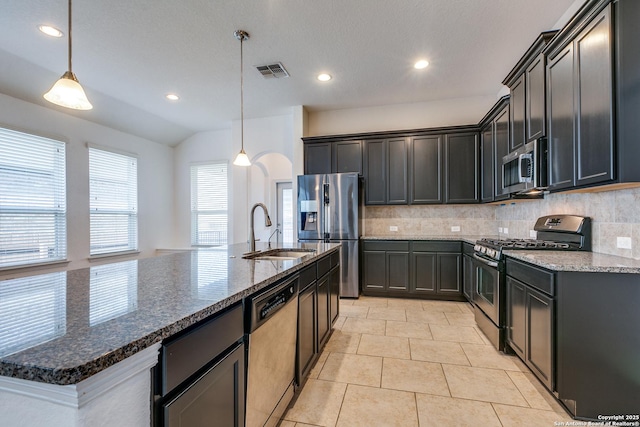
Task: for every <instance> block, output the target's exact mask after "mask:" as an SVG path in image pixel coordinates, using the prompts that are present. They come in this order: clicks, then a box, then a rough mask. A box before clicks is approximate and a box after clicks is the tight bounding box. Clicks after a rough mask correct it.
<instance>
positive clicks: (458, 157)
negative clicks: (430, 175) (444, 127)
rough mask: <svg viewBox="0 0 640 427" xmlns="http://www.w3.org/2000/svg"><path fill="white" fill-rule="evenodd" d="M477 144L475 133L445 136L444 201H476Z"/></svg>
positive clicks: (478, 161)
mask: <svg viewBox="0 0 640 427" xmlns="http://www.w3.org/2000/svg"><path fill="white" fill-rule="evenodd" d="M479 145H480V144H479V143H478V134H475V133H472V134H460V135H447V136H446V142H445V157H446V162H447V167H446V182H445V187H446V192H445V201H446V203H477V202H478V191H479V188H478V187H479V185H478V176H479V174H478V170H479V167H480V156H479V151H480V150H479V148H480V147H479Z"/></svg>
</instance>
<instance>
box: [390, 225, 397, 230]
mask: <svg viewBox="0 0 640 427" xmlns="http://www.w3.org/2000/svg"><path fill="white" fill-rule="evenodd" d="M389 231H398V226H397V225H390V226H389Z"/></svg>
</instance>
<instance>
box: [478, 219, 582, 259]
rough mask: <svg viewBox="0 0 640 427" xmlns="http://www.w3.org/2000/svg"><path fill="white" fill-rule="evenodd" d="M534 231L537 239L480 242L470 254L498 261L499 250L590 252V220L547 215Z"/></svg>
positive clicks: (500, 254)
mask: <svg viewBox="0 0 640 427" xmlns="http://www.w3.org/2000/svg"><path fill="white" fill-rule="evenodd" d="M534 230H535V231H536V232H537V237H538V239H480V240H478V241H476V244H475V246H474V251H475V253H476V254H477V255H479V256H481V257H484V258H490V259H493V260H501V259H502V258H503V256H502V251H503V250H505V249H506V250H515V249H518V250H520V249H532V250H533V249H536V250H544V249H552V250H574V251H580V250H582V251H587V250H591V219H590V218H588V217H582V216H577V215H549V216H543V217H540V218H538V220H537V221H536V224H535V227H534Z"/></svg>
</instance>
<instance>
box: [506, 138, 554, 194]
mask: <svg viewBox="0 0 640 427" xmlns="http://www.w3.org/2000/svg"><path fill="white" fill-rule="evenodd" d="M547 153H548V151H547V140H546V138H539V139H536V140H534V141H531V142H529V143H527V144H525V145H524V146H522V147H521V148H519V149H517V150H515V151H512V152H511V153H509V154H507V155H506V156H504V157H503V158H502V185H503V190H504V193H506V194H514V193H515V194H532V193H536V192H538V193H540V194H541V193H542V191H543V190H545V189H546V188H547V186H548V176H547V174H548V169H547V168H548V157H547Z"/></svg>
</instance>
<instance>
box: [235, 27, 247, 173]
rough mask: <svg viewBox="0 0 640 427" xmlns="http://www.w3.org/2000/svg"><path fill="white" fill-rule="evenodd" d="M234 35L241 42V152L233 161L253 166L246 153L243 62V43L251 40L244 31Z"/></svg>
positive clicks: (239, 164)
mask: <svg viewBox="0 0 640 427" xmlns="http://www.w3.org/2000/svg"><path fill="white" fill-rule="evenodd" d="M233 35H234V36H235V37H236V39H238V40H240V144H241V148H240V152H239V153H238V155H237V156H236V159H235V160H234V161H233V164H234V165H236V166H251V161H249V157H248V156H247V153H245V152H244V81H243V79H242V71H243V61H242V43H243V42H244V41H245V40H248V39H249V33H247V32H246V31H244V30H236V31H234V33H233Z"/></svg>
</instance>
